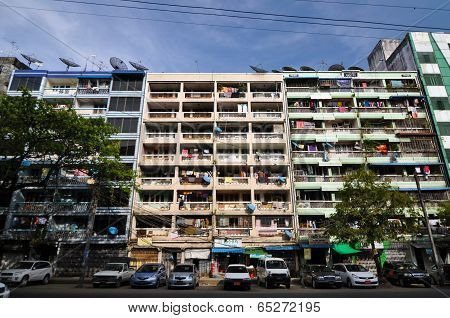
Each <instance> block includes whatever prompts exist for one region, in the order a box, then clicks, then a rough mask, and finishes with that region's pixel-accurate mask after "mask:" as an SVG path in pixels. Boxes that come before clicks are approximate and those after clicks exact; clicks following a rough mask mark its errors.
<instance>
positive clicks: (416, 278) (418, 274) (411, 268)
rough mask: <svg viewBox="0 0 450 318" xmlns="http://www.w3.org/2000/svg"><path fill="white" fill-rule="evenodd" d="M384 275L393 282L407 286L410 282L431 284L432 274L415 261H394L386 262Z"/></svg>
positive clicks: (427, 285) (428, 285)
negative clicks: (419, 266) (418, 265)
mask: <svg viewBox="0 0 450 318" xmlns="http://www.w3.org/2000/svg"><path fill="white" fill-rule="evenodd" d="M383 275H384V277H386V279H387V280H389V281H391V282H392V283H396V284H399V285H400V286H402V287H407V286H409V285H410V284H423V285H425V286H426V287H430V286H431V276H430V275H429V274H428V273H427V272H426V271H424V270H422V269H420V268H418V267H417V266H416V265H414V264H413V263H403V262H392V263H385V264H384V266H383Z"/></svg>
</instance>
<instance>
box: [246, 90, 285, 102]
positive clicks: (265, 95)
mask: <svg viewBox="0 0 450 318" xmlns="http://www.w3.org/2000/svg"><path fill="white" fill-rule="evenodd" d="M251 94H252V97H253V99H254V100H263V101H268V100H279V99H280V98H281V93H278V92H257V93H251Z"/></svg>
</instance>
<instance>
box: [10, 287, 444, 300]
mask: <svg viewBox="0 0 450 318" xmlns="http://www.w3.org/2000/svg"><path fill="white" fill-rule="evenodd" d="M11 297H13V298H24V297H32V298H36V297H39V298H53V297H55V298H84V297H88V298H115V297H117V298H140V297H143V298H226V297H231V298H254V297H273V298H289V297H296V298H330V297H331V298H354V297H356V298H436V297H450V287H449V286H446V287H436V286H433V287H431V288H425V287H422V286H412V287H408V288H401V287H396V286H389V287H381V288H376V289H359V288H358V289H349V288H345V287H343V288H341V289H328V288H327V289H325V288H321V289H313V288H310V287H308V288H302V287H301V286H299V285H293V286H291V289H285V288H284V287H280V288H274V289H269V290H268V289H265V288H263V287H259V286H256V285H252V289H251V290H250V291H241V290H232V291H229V290H227V291H224V290H223V287H222V286H201V287H198V288H196V289H195V290H189V289H184V290H168V289H167V288H166V287H160V288H158V289H132V288H130V286H122V287H120V288H108V287H103V288H95V289H94V288H92V287H91V285H89V284H88V285H86V286H85V287H84V288H78V287H76V285H75V284H49V285H46V286H43V285H30V286H26V287H23V288H12V293H11Z"/></svg>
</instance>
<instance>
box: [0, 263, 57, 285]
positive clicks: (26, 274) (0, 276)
mask: <svg viewBox="0 0 450 318" xmlns="http://www.w3.org/2000/svg"><path fill="white" fill-rule="evenodd" d="M52 276H53V267H52V264H50V263H49V262H46V261H22V262H19V263H17V264H15V265H14V266H13V267H11V268H10V269H6V270H3V271H1V272H0V281H1V282H2V283H10V284H18V285H20V286H26V285H27V284H28V283H29V282H35V281H40V282H42V284H43V285H47V284H48V282H49V281H50V278H52Z"/></svg>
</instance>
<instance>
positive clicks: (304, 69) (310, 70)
mask: <svg viewBox="0 0 450 318" xmlns="http://www.w3.org/2000/svg"><path fill="white" fill-rule="evenodd" d="M300 71H304V72H315V71H316V70H315V69H313V68H312V67H309V66H306V65H303V66H300Z"/></svg>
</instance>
